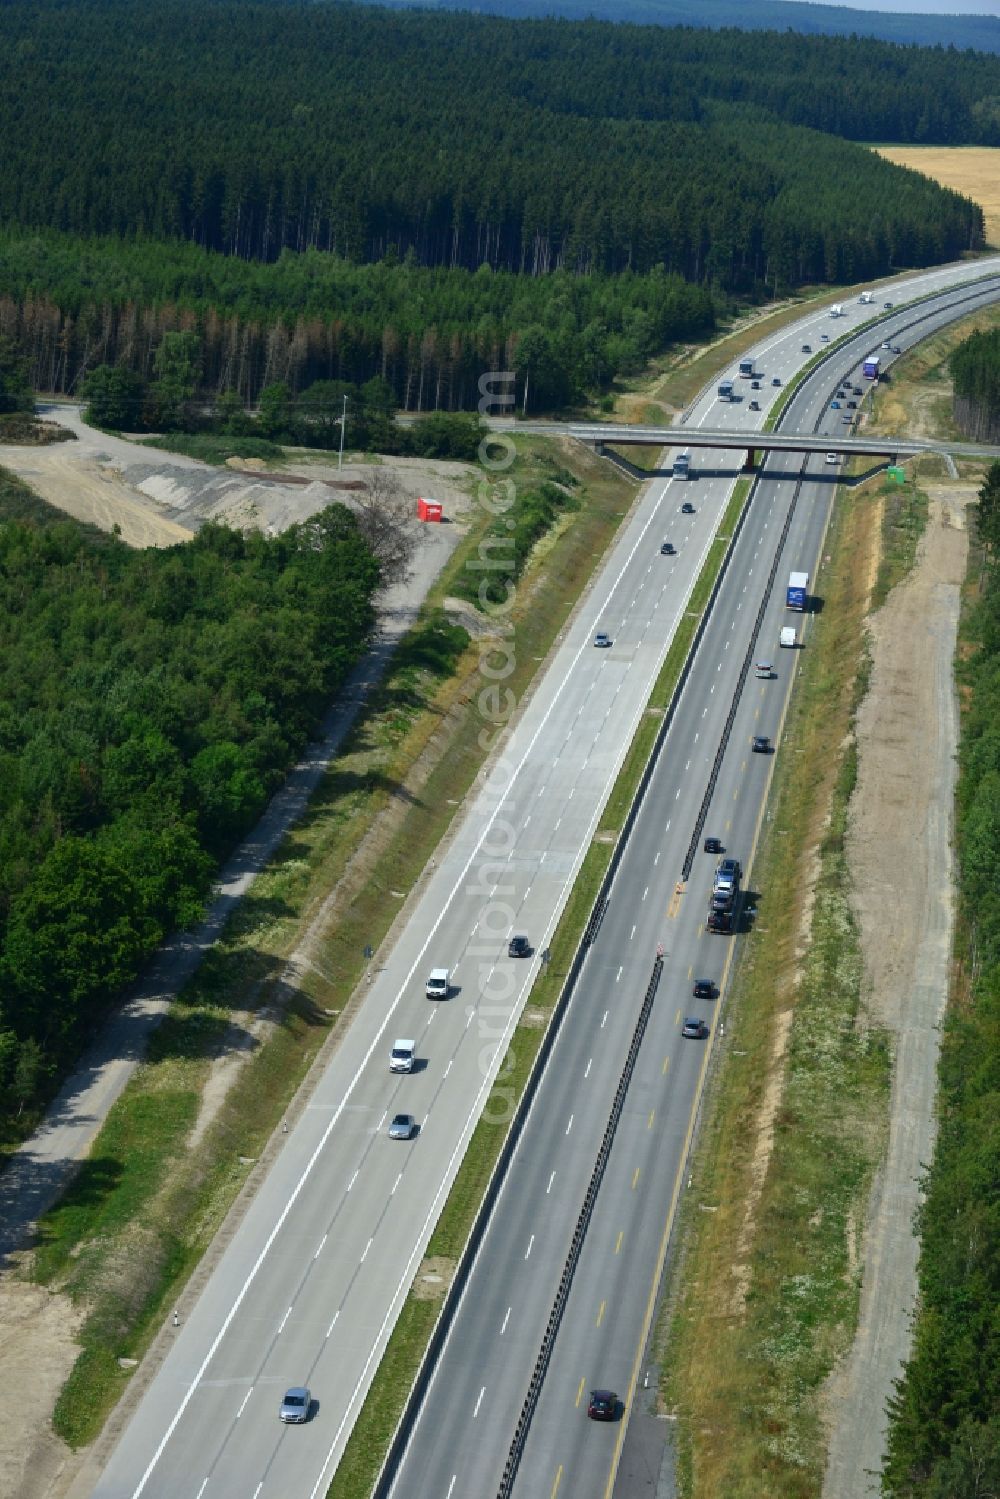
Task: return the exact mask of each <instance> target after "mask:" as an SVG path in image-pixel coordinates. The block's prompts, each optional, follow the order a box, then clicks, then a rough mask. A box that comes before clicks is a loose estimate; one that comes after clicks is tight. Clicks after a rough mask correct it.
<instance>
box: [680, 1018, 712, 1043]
mask: <svg viewBox="0 0 1000 1499" xmlns="http://www.w3.org/2000/svg"><path fill="white" fill-rule="evenodd" d="M681 1035H682V1036H684V1037H686V1039H687V1040H689V1041H700V1040H701V1039H702V1037H703V1036H707V1035H708V1026H707V1025H706V1024H705V1022H704V1020H701V1019H699V1017H698V1016H697V1015H688V1017H687V1018H686V1020H685V1021H684V1024H683V1025H682V1026H681Z"/></svg>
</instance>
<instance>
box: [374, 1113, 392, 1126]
mask: <svg viewBox="0 0 1000 1499" xmlns="http://www.w3.org/2000/svg"><path fill="white" fill-rule="evenodd" d="M388 1117H389V1110H388V1109H386V1111H385V1113H384V1114H383V1115H382V1118H381V1119H380V1120H379V1122H378V1124H377V1125H376V1128H377V1129H381V1128H382V1126H383V1124H384V1123H385V1121H386V1120H387V1119H388Z"/></svg>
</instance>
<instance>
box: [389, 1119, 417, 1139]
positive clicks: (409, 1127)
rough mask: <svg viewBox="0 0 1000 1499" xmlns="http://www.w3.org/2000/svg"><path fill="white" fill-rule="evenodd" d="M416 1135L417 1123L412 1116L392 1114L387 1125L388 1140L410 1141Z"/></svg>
mask: <svg viewBox="0 0 1000 1499" xmlns="http://www.w3.org/2000/svg"><path fill="white" fill-rule="evenodd" d="M416 1133H417V1121H416V1120H415V1119H414V1117H413V1115H412V1114H393V1116H392V1123H391V1124H390V1125H389V1139H390V1140H412V1139H413V1136H414V1135H415V1134H416Z"/></svg>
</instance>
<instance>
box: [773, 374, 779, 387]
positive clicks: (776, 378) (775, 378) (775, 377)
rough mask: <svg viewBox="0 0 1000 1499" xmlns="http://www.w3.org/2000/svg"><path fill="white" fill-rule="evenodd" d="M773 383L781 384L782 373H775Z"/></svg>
mask: <svg viewBox="0 0 1000 1499" xmlns="http://www.w3.org/2000/svg"><path fill="white" fill-rule="evenodd" d="M771 384H772V385H780V384H781V376H780V375H775V376H774V377H773V379H772V380H771Z"/></svg>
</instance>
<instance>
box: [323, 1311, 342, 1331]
mask: <svg viewBox="0 0 1000 1499" xmlns="http://www.w3.org/2000/svg"><path fill="white" fill-rule="evenodd" d="M339 1316H340V1307H339V1306H338V1308H337V1310H336V1311H335V1312H334V1314H333V1321H332V1322H331V1323H330V1326H329V1327H328V1328H327V1330H326V1335H327V1337H329V1336H330V1334H331V1333H332V1332H333V1329H334V1328H335V1327H336V1325H337V1318H338V1317H339Z"/></svg>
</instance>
